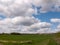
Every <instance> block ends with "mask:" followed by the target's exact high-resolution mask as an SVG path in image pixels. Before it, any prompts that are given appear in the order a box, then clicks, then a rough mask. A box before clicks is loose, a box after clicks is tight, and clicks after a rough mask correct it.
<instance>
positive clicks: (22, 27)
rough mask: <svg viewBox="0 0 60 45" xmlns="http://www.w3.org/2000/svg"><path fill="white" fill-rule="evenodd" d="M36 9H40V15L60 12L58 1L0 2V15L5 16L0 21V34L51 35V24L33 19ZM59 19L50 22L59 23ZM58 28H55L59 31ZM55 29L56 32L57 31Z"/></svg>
mask: <svg viewBox="0 0 60 45" xmlns="http://www.w3.org/2000/svg"><path fill="white" fill-rule="evenodd" d="M32 4H33V5H35V6H36V7H40V6H41V7H42V8H41V9H40V10H39V11H40V13H46V12H49V11H60V8H59V7H60V1H59V0H57V1H56V0H0V15H2V16H5V17H6V18H2V19H1V20H0V33H11V32H19V33H53V32H55V31H51V26H52V24H51V23H48V22H41V20H39V19H37V18H35V17H33V15H32V14H33V13H34V11H35V9H33V8H32ZM59 20H60V19H51V22H53V23H55V22H59ZM59 28H60V26H57V29H59ZM57 29H56V30H57Z"/></svg>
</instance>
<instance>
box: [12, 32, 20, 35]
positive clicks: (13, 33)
mask: <svg viewBox="0 0 60 45" xmlns="http://www.w3.org/2000/svg"><path fill="white" fill-rule="evenodd" d="M11 35H21V34H20V33H15V32H12V33H11Z"/></svg>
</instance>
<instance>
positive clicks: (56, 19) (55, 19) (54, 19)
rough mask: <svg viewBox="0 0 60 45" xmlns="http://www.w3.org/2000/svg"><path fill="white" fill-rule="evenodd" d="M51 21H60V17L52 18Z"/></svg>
mask: <svg viewBox="0 0 60 45" xmlns="http://www.w3.org/2000/svg"><path fill="white" fill-rule="evenodd" d="M51 22H54V23H60V19H58V18H53V19H51Z"/></svg>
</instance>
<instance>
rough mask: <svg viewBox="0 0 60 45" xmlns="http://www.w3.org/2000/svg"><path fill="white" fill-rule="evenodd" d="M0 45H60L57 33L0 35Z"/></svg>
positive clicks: (59, 37) (59, 36)
mask: <svg viewBox="0 0 60 45" xmlns="http://www.w3.org/2000/svg"><path fill="white" fill-rule="evenodd" d="M0 45H60V33H57V34H21V35H7V34H4V35H0Z"/></svg>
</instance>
